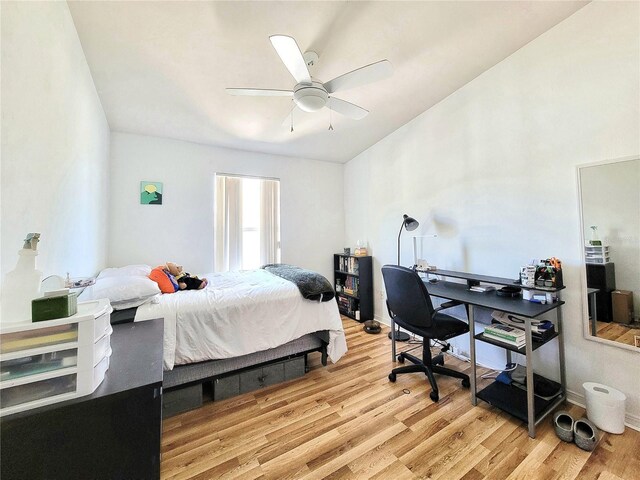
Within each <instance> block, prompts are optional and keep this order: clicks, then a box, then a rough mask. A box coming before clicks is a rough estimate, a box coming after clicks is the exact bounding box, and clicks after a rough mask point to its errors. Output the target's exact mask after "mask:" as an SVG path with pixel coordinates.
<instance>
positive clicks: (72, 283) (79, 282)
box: [64, 272, 96, 288]
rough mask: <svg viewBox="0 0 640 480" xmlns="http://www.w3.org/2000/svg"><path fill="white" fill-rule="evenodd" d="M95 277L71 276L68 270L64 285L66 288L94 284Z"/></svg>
mask: <svg viewBox="0 0 640 480" xmlns="http://www.w3.org/2000/svg"><path fill="white" fill-rule="evenodd" d="M95 283H96V279H95V278H94V277H81V278H71V277H69V272H67V278H65V279H64V286H65V287H66V288H85V287H90V286H91V285H95Z"/></svg>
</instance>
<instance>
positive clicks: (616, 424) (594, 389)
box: [582, 382, 627, 433]
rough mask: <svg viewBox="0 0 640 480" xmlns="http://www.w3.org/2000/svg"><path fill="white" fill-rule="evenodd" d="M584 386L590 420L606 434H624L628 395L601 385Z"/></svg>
mask: <svg viewBox="0 0 640 480" xmlns="http://www.w3.org/2000/svg"><path fill="white" fill-rule="evenodd" d="M582 386H583V387H584V393H585V398H586V400H587V417H588V418H589V420H591V421H592V422H593V423H595V424H596V427H598V428H599V429H600V430H604V431H605V432H609V433H623V432H624V404H625V401H626V400H627V397H626V395H625V394H624V393H622V392H620V391H619V390H616V389H615V388H611V387H607V386H606V385H602V384H600V383H594V382H586V383H583V384H582Z"/></svg>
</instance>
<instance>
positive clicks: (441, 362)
mask: <svg viewBox="0 0 640 480" xmlns="http://www.w3.org/2000/svg"><path fill="white" fill-rule="evenodd" d="M434 363H435V364H436V365H444V357H441V358H439V359H437V360H436V361H435V362H434Z"/></svg>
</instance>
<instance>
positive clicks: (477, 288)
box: [469, 285, 496, 293]
mask: <svg viewBox="0 0 640 480" xmlns="http://www.w3.org/2000/svg"><path fill="white" fill-rule="evenodd" d="M495 289H496V287H494V286H493V285H472V286H471V287H469V291H471V292H478V293H488V292H493V291H495Z"/></svg>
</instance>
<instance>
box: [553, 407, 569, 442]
mask: <svg viewBox="0 0 640 480" xmlns="http://www.w3.org/2000/svg"><path fill="white" fill-rule="evenodd" d="M553 426H554V427H555V429H556V435H557V436H558V438H559V439H560V440H563V441H565V442H573V437H574V434H573V430H574V421H573V417H572V416H571V415H569V413H568V412H564V411H560V412H557V413H556V414H555V415H554V416H553Z"/></svg>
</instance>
